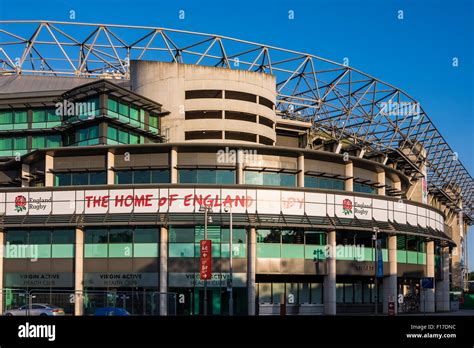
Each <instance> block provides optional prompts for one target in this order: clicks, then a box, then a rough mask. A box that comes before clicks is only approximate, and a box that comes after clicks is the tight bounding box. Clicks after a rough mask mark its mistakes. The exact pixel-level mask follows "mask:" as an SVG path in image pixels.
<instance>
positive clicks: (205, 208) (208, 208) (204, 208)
mask: <svg viewBox="0 0 474 348" xmlns="http://www.w3.org/2000/svg"><path fill="white" fill-rule="evenodd" d="M199 212H201V213H204V240H207V222H208V221H209V223H212V217H211V216H209V218H208V216H207V213H212V207H211V206H210V205H209V206H207V205H201V207H200V208H199ZM209 252H210V253H211V255H212V248H211V250H210V251H209ZM211 273H212V269H211ZM204 315H207V279H204Z"/></svg>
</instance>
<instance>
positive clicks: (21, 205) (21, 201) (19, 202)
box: [15, 196, 26, 213]
mask: <svg viewBox="0 0 474 348" xmlns="http://www.w3.org/2000/svg"><path fill="white" fill-rule="evenodd" d="M15 210H16V211H17V212H18V213H19V212H22V211H23V210H26V197H25V196H16V198H15Z"/></svg>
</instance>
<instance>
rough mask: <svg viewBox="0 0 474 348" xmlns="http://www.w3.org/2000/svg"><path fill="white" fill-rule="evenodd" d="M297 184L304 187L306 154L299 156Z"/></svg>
mask: <svg viewBox="0 0 474 348" xmlns="http://www.w3.org/2000/svg"><path fill="white" fill-rule="evenodd" d="M297 175H298V176H297V186H298V187H304V155H299V156H298V174H297Z"/></svg>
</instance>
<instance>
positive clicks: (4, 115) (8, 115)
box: [0, 111, 13, 125]
mask: <svg viewBox="0 0 474 348" xmlns="http://www.w3.org/2000/svg"><path fill="white" fill-rule="evenodd" d="M1 124H13V112H11V111H0V125H1Z"/></svg>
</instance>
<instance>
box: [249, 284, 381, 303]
mask: <svg viewBox="0 0 474 348" xmlns="http://www.w3.org/2000/svg"><path fill="white" fill-rule="evenodd" d="M378 291H379V294H380V289H378ZM377 298H378V302H381V299H380V296H377ZM258 299H259V303H260V304H280V303H282V301H285V303H286V304H287V305H303V304H323V284H322V283H259V284H258ZM336 302H337V303H346V304H369V303H375V288H374V284H370V283H362V282H357V283H336Z"/></svg>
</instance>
